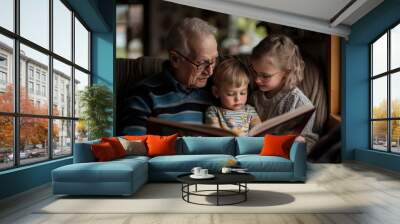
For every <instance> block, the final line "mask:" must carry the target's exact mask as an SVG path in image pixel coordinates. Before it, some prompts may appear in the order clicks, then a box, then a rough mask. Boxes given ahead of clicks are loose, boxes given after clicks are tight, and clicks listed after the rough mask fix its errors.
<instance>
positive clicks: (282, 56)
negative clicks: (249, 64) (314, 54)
mask: <svg viewBox="0 0 400 224" xmlns="http://www.w3.org/2000/svg"><path fill="white" fill-rule="evenodd" d="M266 56H268V57H270V58H273V59H274V60H273V63H274V65H275V66H277V67H278V68H279V69H281V70H285V71H287V73H286V77H285V80H284V82H285V83H284V85H283V88H284V89H293V88H294V87H296V86H297V85H298V84H300V82H301V81H302V80H303V77H304V61H303V59H302V57H301V54H300V51H299V48H298V46H297V45H296V44H294V43H293V41H292V40H291V39H290V38H289V37H288V36H285V35H282V34H272V35H269V36H268V37H266V38H264V39H263V40H262V41H261V42H260V43H258V44H257V46H255V47H254V48H253V52H252V55H251V57H252V59H255V60H257V59H260V58H263V57H266Z"/></svg>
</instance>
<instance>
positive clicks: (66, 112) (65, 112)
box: [53, 59, 72, 117]
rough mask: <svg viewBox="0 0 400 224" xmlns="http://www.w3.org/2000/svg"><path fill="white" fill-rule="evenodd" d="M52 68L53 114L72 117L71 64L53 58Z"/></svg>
mask: <svg viewBox="0 0 400 224" xmlns="http://www.w3.org/2000/svg"><path fill="white" fill-rule="evenodd" d="M53 68H54V69H53V71H54V73H53V115H56V116H62V117H72V85H71V84H72V80H71V79H72V75H71V73H72V70H71V66H69V65H66V64H64V63H62V62H60V61H58V60H56V59H54V60H53Z"/></svg>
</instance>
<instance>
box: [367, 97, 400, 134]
mask: <svg viewBox="0 0 400 224" xmlns="http://www.w3.org/2000/svg"><path fill="white" fill-rule="evenodd" d="M391 107H392V108H391V117H397V118H398V117H400V100H398V99H394V100H392V104H391ZM387 117H388V111H387V101H386V100H384V101H382V102H381V103H380V104H379V105H378V106H376V107H374V108H373V118H387ZM373 123H374V124H373V126H372V127H373V133H374V138H379V139H386V136H387V121H375V122H373ZM391 124H392V127H391V128H392V141H398V139H399V138H400V121H399V120H394V121H392V123H391Z"/></svg>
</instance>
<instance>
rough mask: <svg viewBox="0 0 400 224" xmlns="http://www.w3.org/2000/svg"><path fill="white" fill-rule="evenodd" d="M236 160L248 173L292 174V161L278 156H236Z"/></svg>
mask: <svg viewBox="0 0 400 224" xmlns="http://www.w3.org/2000/svg"><path fill="white" fill-rule="evenodd" d="M236 159H237V160H238V162H239V166H240V167H242V168H247V169H248V171H249V172H293V163H292V161H290V160H288V159H285V158H283V157H279V156H260V155H238V156H236Z"/></svg>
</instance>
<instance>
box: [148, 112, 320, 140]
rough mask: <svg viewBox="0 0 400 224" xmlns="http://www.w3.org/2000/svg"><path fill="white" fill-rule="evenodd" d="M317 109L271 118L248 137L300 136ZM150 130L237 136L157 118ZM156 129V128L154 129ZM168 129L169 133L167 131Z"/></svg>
mask: <svg viewBox="0 0 400 224" xmlns="http://www.w3.org/2000/svg"><path fill="white" fill-rule="evenodd" d="M314 110H315V108H314V106H312V105H305V106H302V107H299V108H297V109H295V110H292V111H290V112H287V113H284V114H281V115H279V116H276V117H273V118H270V119H268V120H266V121H264V122H262V123H260V124H258V125H256V126H254V127H253V128H252V129H251V130H250V131H249V134H248V136H264V135H265V134H289V133H290V134H300V133H301V131H302V130H303V129H304V126H305V125H306V124H307V122H308V120H309V119H310V117H311V115H312V113H313V112H314ZM147 123H148V126H151V127H152V128H150V129H149V130H157V129H158V130H157V131H158V132H162V133H164V134H165V133H166V132H168V133H173V132H175V133H176V132H177V133H179V135H180V136H186V135H199V136H237V134H236V133H235V132H233V131H231V130H227V129H223V128H217V127H211V126H209V125H206V124H190V123H183V122H176V121H169V120H164V119H160V118H155V117H149V118H148V120H147ZM154 127H156V128H154ZM165 129H167V130H168V131H165Z"/></svg>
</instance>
